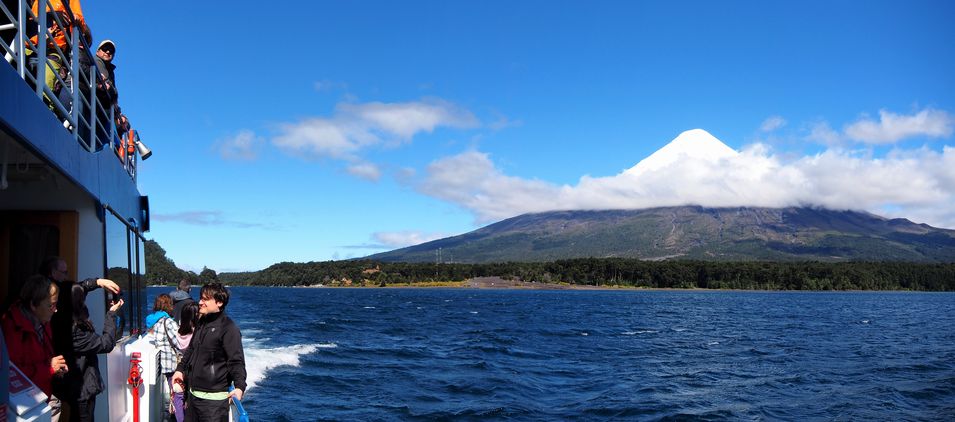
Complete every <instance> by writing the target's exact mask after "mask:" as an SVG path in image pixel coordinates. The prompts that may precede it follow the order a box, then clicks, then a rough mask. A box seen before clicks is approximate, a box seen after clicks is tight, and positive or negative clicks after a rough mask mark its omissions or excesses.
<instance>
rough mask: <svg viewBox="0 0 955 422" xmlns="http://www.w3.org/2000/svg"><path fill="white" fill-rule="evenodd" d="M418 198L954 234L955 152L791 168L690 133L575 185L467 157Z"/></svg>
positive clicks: (804, 162) (785, 161)
mask: <svg viewBox="0 0 955 422" xmlns="http://www.w3.org/2000/svg"><path fill="white" fill-rule="evenodd" d="M885 121H886V120H883V122H885ZM894 124H895V123H888V124H887V127H894V126H893V125H894ZM850 127H851V126H850ZM893 130H895V129H893ZM893 133H901V132H893ZM418 190H419V191H420V192H422V193H424V194H427V195H430V196H434V197H437V198H440V199H443V200H446V201H449V202H452V203H455V204H458V205H459V206H461V207H463V208H465V209H468V210H470V211H471V212H473V213H474V214H475V216H476V217H477V220H478V221H479V222H482V223H486V222H491V221H496V220H499V219H503V218H507V217H512V216H515V215H519V214H523V213H527V212H540V211H549V210H569V209H627V208H647V207H658V206H674V205H687V204H695V205H704V206H713V207H732V206H763V207H784V206H804V205H808V206H823V207H828V208H834V209H855V210H867V211H871V212H875V213H877V214H881V215H886V216H901V217H907V218H910V219H912V220H914V221H917V222H926V223H929V224H932V225H936V226H940V227H955V148H953V147H948V146H946V147H944V148H943V150H942V151H941V152H939V151H933V150H929V149H919V150H915V151H897V152H893V153H890V154H888V155H887V156H885V157H884V158H873V157H871V156H870V155H869V154H868V153H866V152H857V151H849V150H842V149H830V150H828V151H825V152H822V153H819V154H816V155H812V156H806V157H801V158H796V159H789V158H783V157H782V156H779V155H775V154H774V153H773V151H772V150H771V149H770V148H769V147H767V146H765V145H762V144H755V145H752V146H749V147H747V148H744V149H743V150H742V151H734V150H732V149H731V148H729V147H727V146H726V145H725V144H723V143H722V142H720V141H719V140H717V139H716V138H714V137H713V136H712V135H710V134H709V133H707V132H705V131H703V130H692V131H687V132H684V133H682V134H681V135H680V136H678V137H677V138H676V139H674V140H673V141H672V142H671V143H670V144H668V145H667V146H665V147H664V148H661V149H660V150H658V151H657V152H656V153H654V154H653V155H651V156H650V157H647V158H646V159H645V160H643V161H641V162H639V163H637V165H635V166H634V167H632V168H630V169H627V170H625V171H623V172H621V173H619V174H617V175H613V176H607V177H590V176H584V177H581V178H580V180H579V181H578V183H577V184H576V185H556V184H552V183H547V182H544V181H540V180H529V179H522V178H518V177H513V176H508V175H506V174H504V173H503V172H502V171H501V170H500V169H499V168H497V167H496V166H495V165H494V164H493V162H492V161H491V159H490V157H489V155H488V154H485V153H481V152H478V151H469V152H465V153H462V154H459V155H456V156H452V157H446V158H442V159H439V160H436V161H434V162H432V163H431V165H430V166H429V167H428V169H427V175H426V178H425V180H424V181H423V182H422V183H420V184H419V185H418Z"/></svg>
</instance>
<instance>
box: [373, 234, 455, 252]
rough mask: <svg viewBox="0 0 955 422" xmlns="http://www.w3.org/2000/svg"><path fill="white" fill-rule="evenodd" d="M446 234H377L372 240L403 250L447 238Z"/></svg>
mask: <svg viewBox="0 0 955 422" xmlns="http://www.w3.org/2000/svg"><path fill="white" fill-rule="evenodd" d="M447 236H448V234H447V233H423V232H419V231H398V232H377V233H375V234H373V235H372V237H373V238H374V240H375V241H376V242H378V243H380V244H382V245H384V246H387V247H389V248H403V247H405V246H412V245H418V244H421V243H424V242H430V241H432V240H437V239H442V238H445V237H447Z"/></svg>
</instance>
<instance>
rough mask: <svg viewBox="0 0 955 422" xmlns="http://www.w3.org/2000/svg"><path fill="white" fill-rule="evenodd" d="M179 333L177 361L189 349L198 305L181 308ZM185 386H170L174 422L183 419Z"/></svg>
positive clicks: (179, 421) (177, 336) (197, 316)
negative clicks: (174, 416)
mask: <svg viewBox="0 0 955 422" xmlns="http://www.w3.org/2000/svg"><path fill="white" fill-rule="evenodd" d="M180 322H181V323H180V324H179V331H178V333H177V335H176V340H177V341H178V342H179V355H178V356H177V359H176V360H177V361H180V360H182V351H183V350H185V349H186V348H187V347H189V342H190V341H191V340H192V334H193V333H194V332H195V331H196V324H197V323H198V322H199V304H197V303H196V302H195V301H190V302H189V303H187V304H186V305H185V306H183V307H182V311H181V313H180ZM185 397H186V396H185V386H184V385H183V383H182V382H178V383H175V384H173V386H172V407H173V408H172V413H174V414H175V415H176V422H182V421H183V420H184V419H185Z"/></svg>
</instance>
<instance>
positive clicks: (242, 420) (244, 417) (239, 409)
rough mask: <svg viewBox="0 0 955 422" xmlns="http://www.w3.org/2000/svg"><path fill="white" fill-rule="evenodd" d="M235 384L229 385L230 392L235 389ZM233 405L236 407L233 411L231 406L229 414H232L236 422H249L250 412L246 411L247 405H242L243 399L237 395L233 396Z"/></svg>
mask: <svg viewBox="0 0 955 422" xmlns="http://www.w3.org/2000/svg"><path fill="white" fill-rule="evenodd" d="M234 389H235V387H234V386H231V385H230V386H229V392H230V393H231V392H232V390H234ZM231 406H232V407H234V408H235V412H234V413H233V411H232V408H229V414H230V415H231V416H232V420H233V421H236V422H249V412H246V411H245V407H244V406H242V400H239V399H237V398H235V397H233V398H232V405H231Z"/></svg>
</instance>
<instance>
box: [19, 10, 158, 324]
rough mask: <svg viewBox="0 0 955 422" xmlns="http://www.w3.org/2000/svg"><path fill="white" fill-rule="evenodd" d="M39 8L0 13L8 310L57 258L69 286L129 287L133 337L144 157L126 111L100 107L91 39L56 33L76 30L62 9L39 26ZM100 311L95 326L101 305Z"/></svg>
mask: <svg viewBox="0 0 955 422" xmlns="http://www.w3.org/2000/svg"><path fill="white" fill-rule="evenodd" d="M31 3H32V2H27V1H25V0H5V1H3V2H2V3H0V55H3V56H4V62H5V63H0V302H2V303H0V305H8V304H9V303H11V302H12V300H13V298H15V297H16V296H17V294H18V292H19V288H20V286H21V285H22V283H23V281H24V280H25V279H26V278H27V277H28V276H29V275H31V274H34V273H35V272H36V271H37V269H38V268H39V263H40V262H42V260H43V259H44V258H46V257H49V256H59V257H61V258H62V259H64V260H65V261H66V262H67V264H68V268H69V270H68V273H69V274H68V278H69V279H72V280H83V279H86V278H99V277H104V278H110V279H112V280H113V281H115V282H116V283H117V284H118V285H119V286H120V287H121V289H122V291H123V292H124V296H125V298H126V303H127V304H128V305H127V306H125V307H124V308H123V310H122V313H123V320H124V323H123V324H124V326H123V332H124V333H125V334H135V333H137V332H139V331H140V329H141V325H142V317H143V313H144V308H145V304H144V302H145V288H144V287H145V278H144V273H145V250H144V249H145V248H144V246H143V245H144V242H145V239H144V237H143V233H144V232H146V231H148V230H149V202H148V200H147V198H146V197H145V196H143V195H141V194H140V192H139V189H138V186H137V165H138V163H139V160H141V157H140V155H139V154H140V153H146V152H148V150H146V149H145V148H142V144H141V143H140V142H139V135H138V131H136V130H133V129H129V130H125V129H127V128H126V126H125V125H122V127H119V126H118V125H117V122H118V121H121V120H120V119H118V118H119V117H120V114H119V108H118V104H113V103H111V102H108V101H104V100H103V98H104V96H103V95H102V94H103V92H101V91H102V89H101V88H100V87H101V86H102V85H104V84H103V83H102V82H103V77H102V76H101V75H100V73H99V71H98V70H97V66H96V64H95V60H94V58H93V56H92V54H91V52H92V51H95V49H96V48H95V47H93V46H91V41H92V39H91V38H90V37H88V36H84V35H83V33H84V32H85V33H87V34H88V33H89V31H88V29H86V28H85V27H82V28H81V27H80V25H76V26H74V27H72V28H71V29H70V30H69V31H64V32H63V33H61V34H59V35H58V34H57V33H56V32H55V31H52V30H50V27H60V28H70V26H69V25H68V22H69V21H68V20H66V19H68V18H67V17H66V15H63V14H60V13H56V12H55V11H56V10H57V7H60V6H57V5H62V4H63V3H62V2H57V1H51V0H41V1H40V2H39V3H40V4H41V5H42V4H46V5H47V12H46V13H44V12H41V13H40V15H41V16H43V17H45V18H41V19H37V17H36V15H37V14H36V13H34V12H33V11H32V10H31V9H30V4H31ZM54 68H58V69H55V71H54ZM47 69H49V71H48V72H47V71H45V70H47ZM60 69H62V70H60ZM51 76H52V78H51ZM113 98H115V97H113ZM137 147H140V148H137ZM92 303H93V306H91V309H90V311H91V313H92V314H97V315H98V316H94V317H93V319H94V321H95V320H96V319H98V318H101V316H99V315H102V313H104V312H98V311H102V310H103V309H104V308H103V305H104V300H103V297H102V296H101V295H100V296H99V297H98V298H94V300H93V301H92Z"/></svg>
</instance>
